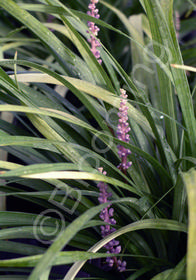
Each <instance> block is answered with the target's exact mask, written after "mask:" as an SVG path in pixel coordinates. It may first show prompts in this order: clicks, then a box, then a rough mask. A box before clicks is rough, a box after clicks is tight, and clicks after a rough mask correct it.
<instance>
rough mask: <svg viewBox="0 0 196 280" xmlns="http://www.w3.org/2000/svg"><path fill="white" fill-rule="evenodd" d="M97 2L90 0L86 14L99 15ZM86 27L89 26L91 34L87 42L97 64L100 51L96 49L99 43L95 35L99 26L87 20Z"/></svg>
mask: <svg viewBox="0 0 196 280" xmlns="http://www.w3.org/2000/svg"><path fill="white" fill-rule="evenodd" d="M97 3H98V0H91V3H90V4H89V6H88V8H89V11H88V12H87V14H88V15H89V16H91V17H94V18H99V17H100V16H99V10H98V9H97V8H96V4H97ZM88 27H89V30H90V31H91V35H90V39H89V43H91V52H92V53H93V54H94V56H95V57H96V59H97V61H98V62H99V64H101V63H102V60H101V59H100V52H99V51H98V50H97V47H100V46H101V44H100V43H99V41H98V40H97V39H96V37H97V36H98V32H99V27H97V26H96V25H95V23H94V22H92V21H89V22H88ZM87 32H88V33H89V31H87Z"/></svg>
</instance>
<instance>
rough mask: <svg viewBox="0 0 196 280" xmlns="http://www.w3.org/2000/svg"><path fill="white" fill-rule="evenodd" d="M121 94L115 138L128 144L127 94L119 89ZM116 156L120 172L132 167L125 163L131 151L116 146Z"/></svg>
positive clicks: (129, 163)
mask: <svg viewBox="0 0 196 280" xmlns="http://www.w3.org/2000/svg"><path fill="white" fill-rule="evenodd" d="M120 92H121V96H120V97H121V102H120V108H119V113H118V116H119V123H118V127H117V137H118V139H120V140H122V141H124V142H126V143H129V141H130V137H129V134H128V133H129V131H130V127H129V123H128V122H127V121H128V114H127V111H128V107H127V106H126V103H127V94H126V91H125V90H124V89H120ZM117 148H118V155H119V157H120V158H121V163H120V164H119V166H118V168H119V169H120V170H122V171H123V172H124V173H125V172H126V170H127V169H128V168H129V167H130V166H131V165H132V162H127V156H128V155H129V154H131V151H130V150H129V149H126V148H125V147H124V146H122V145H118V146H117Z"/></svg>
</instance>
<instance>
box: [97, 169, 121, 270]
mask: <svg viewBox="0 0 196 280" xmlns="http://www.w3.org/2000/svg"><path fill="white" fill-rule="evenodd" d="M98 171H99V172H101V173H102V174H103V175H106V171H103V168H102V167H100V168H98ZM97 186H98V188H99V198H98V200H99V203H100V204H101V203H106V202H108V198H109V197H111V196H112V193H110V192H108V186H107V184H105V183H104V182H99V183H98V185H97ZM113 214H114V209H113V208H111V205H108V206H107V207H105V208H104V209H103V210H102V211H101V214H100V216H99V217H100V218H101V220H102V221H104V222H105V223H107V225H105V226H101V236H102V237H103V238H104V237H106V236H107V235H108V234H110V233H112V232H114V231H115V230H116V229H115V228H114V227H112V226H111V225H115V224H116V220H115V219H114V217H113ZM119 244H120V242H119V241H118V240H116V239H112V240H111V241H110V242H108V243H107V244H106V245H105V246H104V247H105V248H106V250H107V253H108V254H119V253H120V252H121V246H120V245H119ZM106 262H107V264H108V266H109V267H116V268H117V270H118V271H119V272H123V271H125V269H126V261H121V260H120V259H117V258H116V257H107V258H106Z"/></svg>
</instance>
